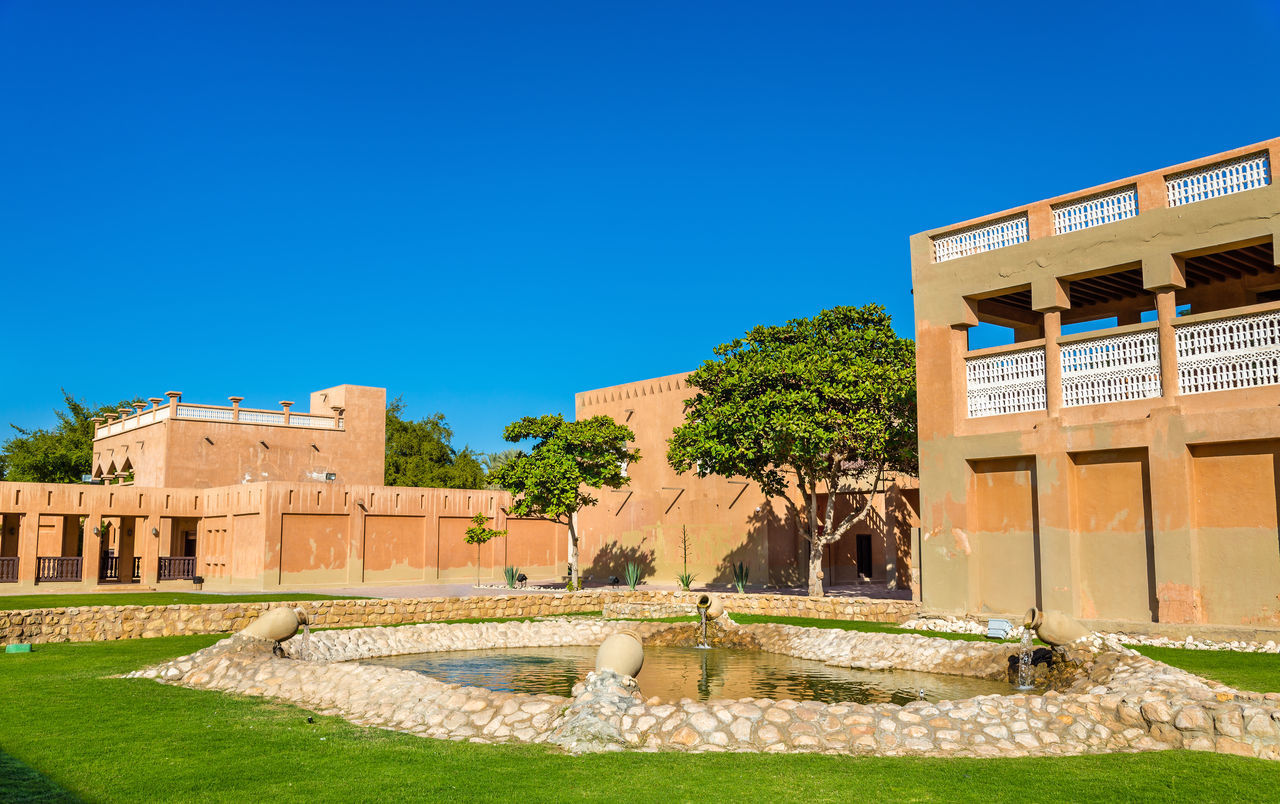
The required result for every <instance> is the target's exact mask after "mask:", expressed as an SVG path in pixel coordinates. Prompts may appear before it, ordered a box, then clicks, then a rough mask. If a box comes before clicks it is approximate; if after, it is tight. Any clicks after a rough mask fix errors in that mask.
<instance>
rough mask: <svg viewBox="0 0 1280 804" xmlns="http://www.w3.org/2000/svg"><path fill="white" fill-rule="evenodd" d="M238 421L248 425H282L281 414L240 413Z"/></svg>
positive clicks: (247, 411) (282, 415) (262, 412)
mask: <svg viewBox="0 0 1280 804" xmlns="http://www.w3.org/2000/svg"><path fill="white" fill-rule="evenodd" d="M240 421H242V422H248V423H249V424H284V414H283V413H269V412H264V411H260V410H242V411H240Z"/></svg>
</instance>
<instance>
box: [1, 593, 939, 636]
mask: <svg viewBox="0 0 1280 804" xmlns="http://www.w3.org/2000/svg"><path fill="white" fill-rule="evenodd" d="M698 594H699V593H698V592H657V591H655V592H648V591H636V592H631V591H629V590H628V591H621V592H618V591H613V590H596V589H589V590H586V591H583V592H572V593H570V592H557V593H553V594H547V593H541V594H538V593H531V594H513V595H483V596H475V597H424V598H399V599H384V600H306V601H299V602H296V603H282V602H278V603H203V604H192V605H174V606H80V607H68V608H50V609H28V610H23V611H0V642H3V643H5V644H8V643H11V642H98V641H103V640H112V639H137V638H147V637H161V636H175V635H179V634H225V633H231V632H234V631H239V630H240V629H241V628H244V627H245V626H246V625H248V624H249V623H250V622H252V621H253V620H254V619H256V618H257V617H258V615H260V614H262V612H264V611H266V610H267V609H269V608H275V607H277V606H290V607H293V608H300V609H302V610H304V611H306V612H307V614H308V616H309V617H310V618H311V622H312V623H313V624H314V625H316V626H317V627H320V628H351V627H367V626H375V625H402V624H405V623H422V622H433V621H439V620H463V619H488V618H493V617H545V616H554V615H559V614H577V613H581V612H587V611H601V610H603V609H604V607H605V605H606V604H609V603H638V604H661V605H671V604H676V605H690V606H692V605H693V604H694V602H695V601H696V599H697V595H698ZM721 597H722V599H723V600H724V601H725V607H726V608H728V609H729V610H730V611H734V612H741V613H743V614H766V615H773V616H794V617H824V618H828V619H843V620H871V621H877V622H901V621H903V620H905V619H907V618H908V617H911V616H914V615H915V613H916V611H917V610H918V607H919V604H917V603H914V602H912V601H909V600H873V599H870V598H807V597H798V596H794V595H766V594H758V595H757V594H744V595H740V594H736V593H734V594H725V595H721Z"/></svg>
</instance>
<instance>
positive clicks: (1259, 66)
mask: <svg viewBox="0 0 1280 804" xmlns="http://www.w3.org/2000/svg"><path fill="white" fill-rule="evenodd" d="M1278 9H1280V4H1277V3H1276V2H1274V0H1243V1H1242V2H1218V3H1213V4H1208V3H1197V4H1187V5H1182V4H1180V3H1177V2H1158V3H1114V2H1105V3H1089V2H1085V3H1070V4H1066V5H1064V4H1060V3H1059V4H1048V3H1028V2H1019V3H1010V4H999V3H983V4H974V3H950V2H949V3H937V4H929V3H881V4H858V3H854V2H848V0H844V1H843V2H830V3H806V2H796V1H795V0H791V1H790V2H775V3H757V2H749V1H748V0H737V1H736V2H731V3H730V2H725V3H718V2H695V3H689V2H678V3H675V2H673V3H667V2H657V1H656V0H644V2H638V3H612V2H608V3H600V2H581V3H558V2H552V1H550V0H549V1H548V2H537V3H533V2H508V3H492V2H480V1H476V2H448V3H445V2H440V3H431V2H405V3H381V2H360V3H341V4H339V3H325V2H297V3H276V2H270V3H260V2H257V3H237V2H226V3H221V2H220V3H209V2H199V3H196V2H190V3H187V2H175V0H165V2H156V3H139V2H124V3H102V2H92V3H80V4H73V3H59V2H53V1H51V0H20V1H18V2H15V1H14V0H0V274H2V275H3V285H2V287H3V294H0V299H3V304H2V307H0V309H2V310H3V313H2V315H3V318H2V320H3V333H4V341H3V343H4V350H3V355H4V360H3V364H4V366H5V375H4V382H3V394H0V423H7V422H16V423H19V424H24V425H28V426H45V425H47V424H49V423H51V421H52V414H51V410H52V409H53V408H54V407H56V406H57V405H58V404H59V401H60V397H59V391H58V389H59V387H66V388H67V389H68V390H69V391H72V392H73V393H75V394H76V395H77V396H82V397H86V398H88V399H89V400H90V401H101V402H106V401H112V402H114V401H116V400H118V399H120V398H122V397H130V396H134V395H141V396H152V395H159V394H161V393H162V392H164V391H166V390H170V389H176V390H181V391H184V392H185V393H186V398H187V399H189V400H191V401H197V402H211V403H220V402H225V399H226V397H227V396H228V395H232V394H236V395H242V396H244V397H246V401H245V403H244V404H245V405H252V406H273V405H274V403H275V402H276V401H277V400H280V399H286V398H288V399H295V400H299V401H300V402H301V401H304V400H306V398H307V394H308V392H309V391H311V390H313V389H317V388H322V387H325V386H328V385H334V384H338V383H343V382H349V383H358V384H368V385H382V386H386V387H387V388H388V389H390V393H391V394H392V395H395V394H401V395H403V397H404V400H405V401H406V402H407V403H408V405H409V413H410V414H411V415H414V416H422V415H426V414H428V413H431V412H433V411H436V410H439V411H443V412H444V413H445V415H446V416H447V418H448V420H449V422H450V423H451V424H452V425H453V427H454V429H455V431H456V439H455V441H456V444H457V445H459V446H461V445H462V444H464V443H469V444H470V445H472V446H473V447H476V448H478V449H481V450H492V449H497V448H501V447H502V446H503V443H502V442H501V438H500V431H501V428H502V427H503V425H505V424H506V423H507V422H509V421H510V420H512V419H514V418H516V417H519V416H521V415H525V414H536V413H543V412H552V411H562V412H565V413H568V414H572V406H573V394H574V392H575V391H581V390H586V389H591V388H597V387H601V386H606V385H613V384H617V383H622V382H626V381H629V380H636V379H643V378H647V377H653V376H659V375H663V374H670V373H674V372H677V371H682V370H687V369H691V368H693V367H694V366H696V365H697V364H698V362H699V361H701V360H703V359H705V358H706V357H708V356H709V354H710V350H711V348H712V347H713V346H714V345H715V344H717V343H720V342H723V341H726V340H729V339H731V338H732V337H734V336H735V335H737V334H740V333H741V332H742V331H744V330H745V329H747V328H748V327H750V326H752V325H754V324H757V323H774V322H782V321H784V320H786V319H788V318H793V317H797V316H808V315H811V314H813V313H815V312H816V311H818V310H819V309H821V308H823V307H829V306H832V305H836V304H862V303H865V302H872V301H874V302H880V303H882V304H884V305H885V306H887V307H888V308H889V310H890V312H891V313H892V314H893V316H894V319H895V323H896V325H897V327H898V329H899V331H900V332H902V333H903V334H910V333H911V332H912V327H913V325H912V312H911V310H912V308H911V296H910V266H909V261H908V249H907V238H908V236H909V235H911V234H912V233H914V232H918V231H921V230H924V229H928V228H931V227H934V226H940V225H944V224H947V223H951V222H954V221H958V220H961V219H965V218H969V217H973V216H976V215H980V214H983V213H987V212H991V211H995V210H998V209H1003V208H1007V207H1010V206H1014V205H1016V204H1019V203H1024V202H1028V201H1033V200H1036V199H1040V198H1044V197H1047V196H1050V195H1056V194H1059V193H1063V192H1067V191H1070V190H1073V189H1078V188H1081V187H1086V186H1089V185H1092V184H1096V183H1099V182H1102V181H1107V180H1110V179H1113V178H1118V177H1121V176H1124V175H1129V174H1133V173H1137V172H1140V171H1144V170H1150V169H1154V168H1158V167H1162V166H1164V165H1167V164H1172V163H1175V162H1179V161H1182V160H1186V159H1190V158H1194V157H1197V156H1201V155H1204V154H1208V153H1212V152H1215V151H1219V150H1223V149H1227V148H1231V147H1235V146H1239V145H1244V144H1247V143H1250V142H1255V141H1258V140H1262V139H1266V138H1268V137H1272V136H1276V135H1277V134H1280V105H1278V104H1277V102H1276V100H1277V95H1276V85H1275V75H1276V42H1277V41H1280V10H1278Z"/></svg>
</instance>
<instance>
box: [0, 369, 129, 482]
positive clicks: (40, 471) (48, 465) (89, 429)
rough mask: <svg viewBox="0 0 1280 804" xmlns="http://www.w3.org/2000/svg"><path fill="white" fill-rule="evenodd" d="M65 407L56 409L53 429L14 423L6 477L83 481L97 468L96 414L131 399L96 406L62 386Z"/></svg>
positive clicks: (4, 458) (0, 459) (0, 462)
mask: <svg viewBox="0 0 1280 804" xmlns="http://www.w3.org/2000/svg"><path fill="white" fill-rule="evenodd" d="M62 400H63V404H64V405H65V409H64V410H55V411H54V412H53V415H54V416H55V417H57V423H56V424H55V425H54V426H53V428H52V429H48V430H45V429H36V430H27V429H25V428H22V427H19V426H18V425H16V424H10V425H9V426H10V427H12V428H13V429H14V430H16V431H17V433H18V434H17V435H16V436H14V437H12V438H10V439H9V440H8V441H6V442H5V444H4V452H3V454H2V455H0V467H2V468H3V469H4V475H3V477H4V479H5V480H13V481H19V482H27V483H79V482H80V478H81V477H82V476H84V475H87V474H89V473H90V472H92V471H93V428H94V425H93V421H92V419H93V417H94V416H104V415H106V414H108V413H112V414H114V413H116V412H117V410H118V409H119V408H127V407H130V406H131V404H132V403H130V402H120V403H118V404H116V405H102V406H100V407H97V408H94V407H91V406H90V405H88V404H86V403H85V402H84V401H82V400H77V399H76V398H75V397H73V396H71V394H69V393H67V391H66V389H63V390H62Z"/></svg>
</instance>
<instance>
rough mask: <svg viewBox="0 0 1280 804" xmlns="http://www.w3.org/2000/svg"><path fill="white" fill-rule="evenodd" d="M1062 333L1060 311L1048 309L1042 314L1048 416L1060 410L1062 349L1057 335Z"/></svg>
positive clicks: (1056, 414) (1052, 415)
mask: <svg viewBox="0 0 1280 804" xmlns="http://www.w3.org/2000/svg"><path fill="white" fill-rule="evenodd" d="M1061 334H1062V311H1060V310H1048V311H1046V312H1045V314H1044V383H1045V389H1044V392H1045V396H1044V399H1045V410H1046V411H1047V412H1048V414H1049V417H1050V418H1055V417H1057V416H1058V414H1059V412H1060V411H1061V410H1062V350H1061V349H1060V348H1059V347H1058V336H1060V335H1061Z"/></svg>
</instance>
